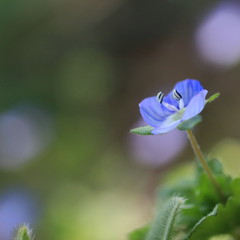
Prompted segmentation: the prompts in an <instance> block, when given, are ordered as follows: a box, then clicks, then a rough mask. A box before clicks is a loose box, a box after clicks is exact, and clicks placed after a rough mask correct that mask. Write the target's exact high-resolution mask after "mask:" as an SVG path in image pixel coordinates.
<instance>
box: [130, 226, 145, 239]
mask: <svg viewBox="0 0 240 240" xmlns="http://www.w3.org/2000/svg"><path fill="white" fill-rule="evenodd" d="M148 230H149V226H148V225H147V226H144V227H141V228H138V229H136V230H134V231H133V232H131V233H130V234H129V235H128V239H129V240H144V239H145V238H146V235H147V232H148Z"/></svg>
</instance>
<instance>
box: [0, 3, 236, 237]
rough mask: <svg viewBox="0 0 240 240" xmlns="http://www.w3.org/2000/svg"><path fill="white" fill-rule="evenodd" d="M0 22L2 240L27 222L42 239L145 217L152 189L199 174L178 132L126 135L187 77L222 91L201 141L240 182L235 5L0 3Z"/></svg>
mask: <svg viewBox="0 0 240 240" xmlns="http://www.w3.org/2000/svg"><path fill="white" fill-rule="evenodd" d="M0 19H1V20H0V29H1V38H0V59H1V60H0V61H1V64H0V98H1V105H0V106H1V108H0V109H1V115H0V176H1V181H0V183H1V191H0V239H1V240H8V239H9V238H10V236H11V232H12V229H13V228H14V227H16V226H18V225H19V224H20V223H23V222H24V223H29V225H30V226H31V227H33V228H34V232H35V235H36V236H37V239H45V240H65V239H71V240H79V239H86V240H113V239H114V240H123V239H126V235H127V233H128V232H130V231H131V230H132V229H134V228H136V227H139V226H141V225H142V224H145V223H146V222H148V221H149V220H150V219H151V216H152V214H151V209H152V207H153V206H154V203H153V196H154V189H155V187H156V184H158V183H159V182H163V181H165V180H164V179H165V176H166V175H168V173H169V172H171V173H172V174H171V177H170V178H171V179H170V180H169V181H172V179H174V177H176V176H179V175H181V174H182V173H184V174H185V175H186V174H191V171H192V168H193V166H192V164H191V161H192V159H193V154H192V152H191V149H190V148H189V146H188V143H187V141H186V136H185V134H184V133H183V132H179V131H178V130H174V131H173V132H171V133H169V134H166V135H163V136H162V135H161V136H147V137H139V136H133V135H130V134H129V130H130V129H131V128H132V127H134V126H140V125H144V122H142V121H141V117H140V114H139V112H138V103H139V102H140V101H141V100H142V99H143V98H146V97H149V96H151V95H155V94H157V93H158V92H159V91H160V90H161V91H165V92H167V91H169V90H171V88H172V87H173V85H174V84H175V83H176V82H177V81H180V80H183V79H185V78H193V79H198V80H200V81H201V83H202V84H203V86H204V87H205V88H206V89H208V90H209V96H210V95H211V94H213V93H215V92H221V97H220V99H218V100H217V101H216V102H214V103H212V104H209V105H208V106H207V107H206V108H205V110H204V112H203V119H204V121H203V122H202V123H201V124H200V125H199V126H198V127H197V129H196V135H197V138H198V139H199V141H200V143H202V149H203V150H204V151H205V152H209V151H212V156H214V157H217V156H222V158H221V160H222V162H223V164H224V166H225V168H226V170H227V172H228V173H229V174H231V175H235V176H236V175H239V173H240V170H238V167H236V165H238V164H239V163H238V162H237V160H238V159H237V156H238V155H239V154H238V153H239V151H240V150H239V149H240V132H239V122H240V111H239V103H240V96H239V93H238V90H239V88H240V83H239V79H240V3H239V1H217V0H216V1H214V0H212V1H206V0H204V1H203V0H202V1H200V0H197V1H187V0H185V1H184V0H162V1H156V0H150V1H143V0H129V1H127V0H125V1H123V0H103V1H94V0H90V1H87V0H80V1H74V0H68V1H67V0H58V1H57V0H42V1H27V0H20V1H19V0H18V1H17V0H12V1H8V0H2V1H1V2H0ZM225 159H228V161H224V160H225ZM179 166H181V168H180V170H175V169H176V167H179ZM168 178H169V177H168Z"/></svg>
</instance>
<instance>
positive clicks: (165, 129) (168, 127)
mask: <svg viewBox="0 0 240 240" xmlns="http://www.w3.org/2000/svg"><path fill="white" fill-rule="evenodd" d="M180 122H181V120H177V121H175V122H173V123H171V124H169V125H163V126H160V127H157V128H154V129H153V130H152V134H160V133H167V132H170V131H171V130H173V129H174V128H176V127H177V126H178V125H179V123H180Z"/></svg>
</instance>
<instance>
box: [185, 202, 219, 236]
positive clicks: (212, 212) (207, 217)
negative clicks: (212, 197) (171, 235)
mask: <svg viewBox="0 0 240 240" xmlns="http://www.w3.org/2000/svg"><path fill="white" fill-rule="evenodd" d="M217 210H218V205H216V206H215V207H214V209H213V210H212V211H211V212H210V213H209V214H208V215H207V216H204V217H203V218H201V219H200V220H199V221H198V222H197V223H196V224H195V226H194V227H193V229H192V230H191V231H190V233H189V235H188V236H187V237H186V240H188V239H190V238H191V236H192V235H193V234H194V232H195V231H197V230H198V227H200V225H201V224H203V222H204V221H206V220H208V219H209V218H210V217H212V216H216V215H217Z"/></svg>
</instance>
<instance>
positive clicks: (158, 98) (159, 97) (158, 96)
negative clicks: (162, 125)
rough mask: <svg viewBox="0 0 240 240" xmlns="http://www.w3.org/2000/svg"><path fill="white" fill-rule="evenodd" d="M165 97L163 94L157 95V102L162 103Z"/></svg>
mask: <svg viewBox="0 0 240 240" xmlns="http://www.w3.org/2000/svg"><path fill="white" fill-rule="evenodd" d="M163 97H164V94H163V92H159V93H158V94H157V100H158V102H160V103H162V101H163Z"/></svg>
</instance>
